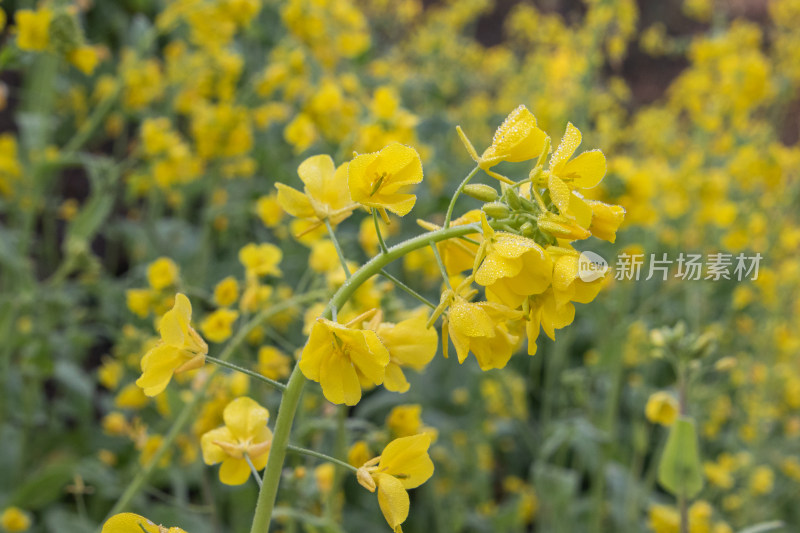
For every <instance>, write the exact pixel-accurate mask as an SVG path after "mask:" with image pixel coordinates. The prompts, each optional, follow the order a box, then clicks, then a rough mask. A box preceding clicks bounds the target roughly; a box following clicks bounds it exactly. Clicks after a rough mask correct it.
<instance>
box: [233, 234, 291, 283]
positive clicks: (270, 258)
mask: <svg viewBox="0 0 800 533" xmlns="http://www.w3.org/2000/svg"><path fill="white" fill-rule="evenodd" d="M281 259H283V252H281V249H280V248H278V247H277V246H275V245H274V244H270V243H267V242H265V243H261V244H256V243H253V242H251V243H250V244H247V245H245V246H244V247H243V248H242V249H241V250H239V261H240V262H241V263H242V265H244V268H245V271H246V272H247V276H248V277H258V276H268V275H271V276H280V275H281V269H280V268H279V267H278V264H279V263H280V262H281Z"/></svg>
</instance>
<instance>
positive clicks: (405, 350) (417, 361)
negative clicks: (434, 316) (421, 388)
mask: <svg viewBox="0 0 800 533" xmlns="http://www.w3.org/2000/svg"><path fill="white" fill-rule="evenodd" d="M427 320H428V317H427V313H426V312H425V311H424V310H420V311H419V312H417V313H415V314H414V316H412V317H411V318H408V319H406V320H403V321H401V322H398V323H397V324H392V323H390V322H381V323H380V324H378V325H377V326H376V327H374V328H373V329H374V331H375V332H376V333H377V334H378V339H380V341H381V343H382V344H383V345H384V346H385V347H386V349H387V350H388V351H389V364H388V365H386V376H385V377H384V381H383V386H384V387H386V388H387V389H388V390H390V391H394V392H406V391H407V390H408V389H409V387H410V385H409V383H408V381H407V380H406V377H405V374H403V368H406V367H407V368H413V369H414V370H416V371H417V372H421V371H422V370H423V369H424V368H425V366H427V364H428V363H430V362H431V360H432V359H433V356H434V355H436V348H437V347H438V345H439V335H437V333H436V330H435V329H434V328H429V327H426V323H427Z"/></svg>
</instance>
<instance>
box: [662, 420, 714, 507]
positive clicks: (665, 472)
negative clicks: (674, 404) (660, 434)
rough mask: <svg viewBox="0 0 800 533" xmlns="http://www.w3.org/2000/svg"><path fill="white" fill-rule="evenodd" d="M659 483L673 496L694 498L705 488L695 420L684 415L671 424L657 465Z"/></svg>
mask: <svg viewBox="0 0 800 533" xmlns="http://www.w3.org/2000/svg"><path fill="white" fill-rule="evenodd" d="M658 482H659V483H661V486H662V487H664V488H665V489H667V490H668V491H670V492H671V493H672V494H673V495H675V496H685V497H687V498H694V497H695V496H696V495H697V493H699V492H700V490H701V489H702V488H703V470H702V468H701V465H700V452H699V451H698V446H697V430H696V429H695V426H694V420H693V419H691V418H688V417H681V418H679V419H678V420H677V421H676V422H675V425H673V426H672V429H671V430H670V433H669V438H668V439H667V445H666V447H665V448H664V454H663V455H662V456H661V463H660V464H659V465H658Z"/></svg>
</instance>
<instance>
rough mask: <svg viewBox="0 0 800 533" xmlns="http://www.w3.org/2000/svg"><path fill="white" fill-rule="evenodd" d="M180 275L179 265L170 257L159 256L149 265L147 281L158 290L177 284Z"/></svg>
mask: <svg viewBox="0 0 800 533" xmlns="http://www.w3.org/2000/svg"><path fill="white" fill-rule="evenodd" d="M178 275H179V271H178V265H176V264H175V261H173V260H172V259H170V258H169V257H159V258H158V259H156V260H155V261H153V262H152V263H150V264H149V265H148V266H147V282H148V283H149V284H150V287H152V288H153V289H155V290H157V291H160V290H161V289H166V288H167V287H171V286H173V285H175V283H177V281H178Z"/></svg>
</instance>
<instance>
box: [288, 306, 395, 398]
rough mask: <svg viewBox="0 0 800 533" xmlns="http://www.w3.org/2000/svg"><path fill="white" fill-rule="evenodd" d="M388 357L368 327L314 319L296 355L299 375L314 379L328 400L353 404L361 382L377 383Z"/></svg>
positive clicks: (385, 350)
mask: <svg viewBox="0 0 800 533" xmlns="http://www.w3.org/2000/svg"><path fill="white" fill-rule="evenodd" d="M389 361H390V356H389V351H388V350H387V349H386V347H385V346H384V345H383V344H381V341H380V340H379V339H378V335H377V334H376V333H375V332H374V331H371V330H368V329H367V330H362V329H354V328H350V327H348V326H346V325H343V324H338V323H336V322H332V321H330V320H327V319H325V318H318V319H317V321H316V323H314V327H313V328H312V329H311V335H310V336H309V338H308V342H307V343H306V345H305V347H304V348H303V353H302V354H301V356H300V362H299V363H298V364H299V365H300V370H301V371H302V372H303V375H304V376H305V377H306V378H308V379H310V380H312V381H318V382H319V384H320V385H321V386H322V394H323V395H324V396H325V398H327V400H328V401H329V402H331V403H335V404H342V403H344V404H346V405H355V404H357V403H358V402H359V400H361V382H362V380H363V381H364V382H365V383H370V384H374V385H380V384H381V383H383V380H384V376H385V373H386V365H388V364H389Z"/></svg>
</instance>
